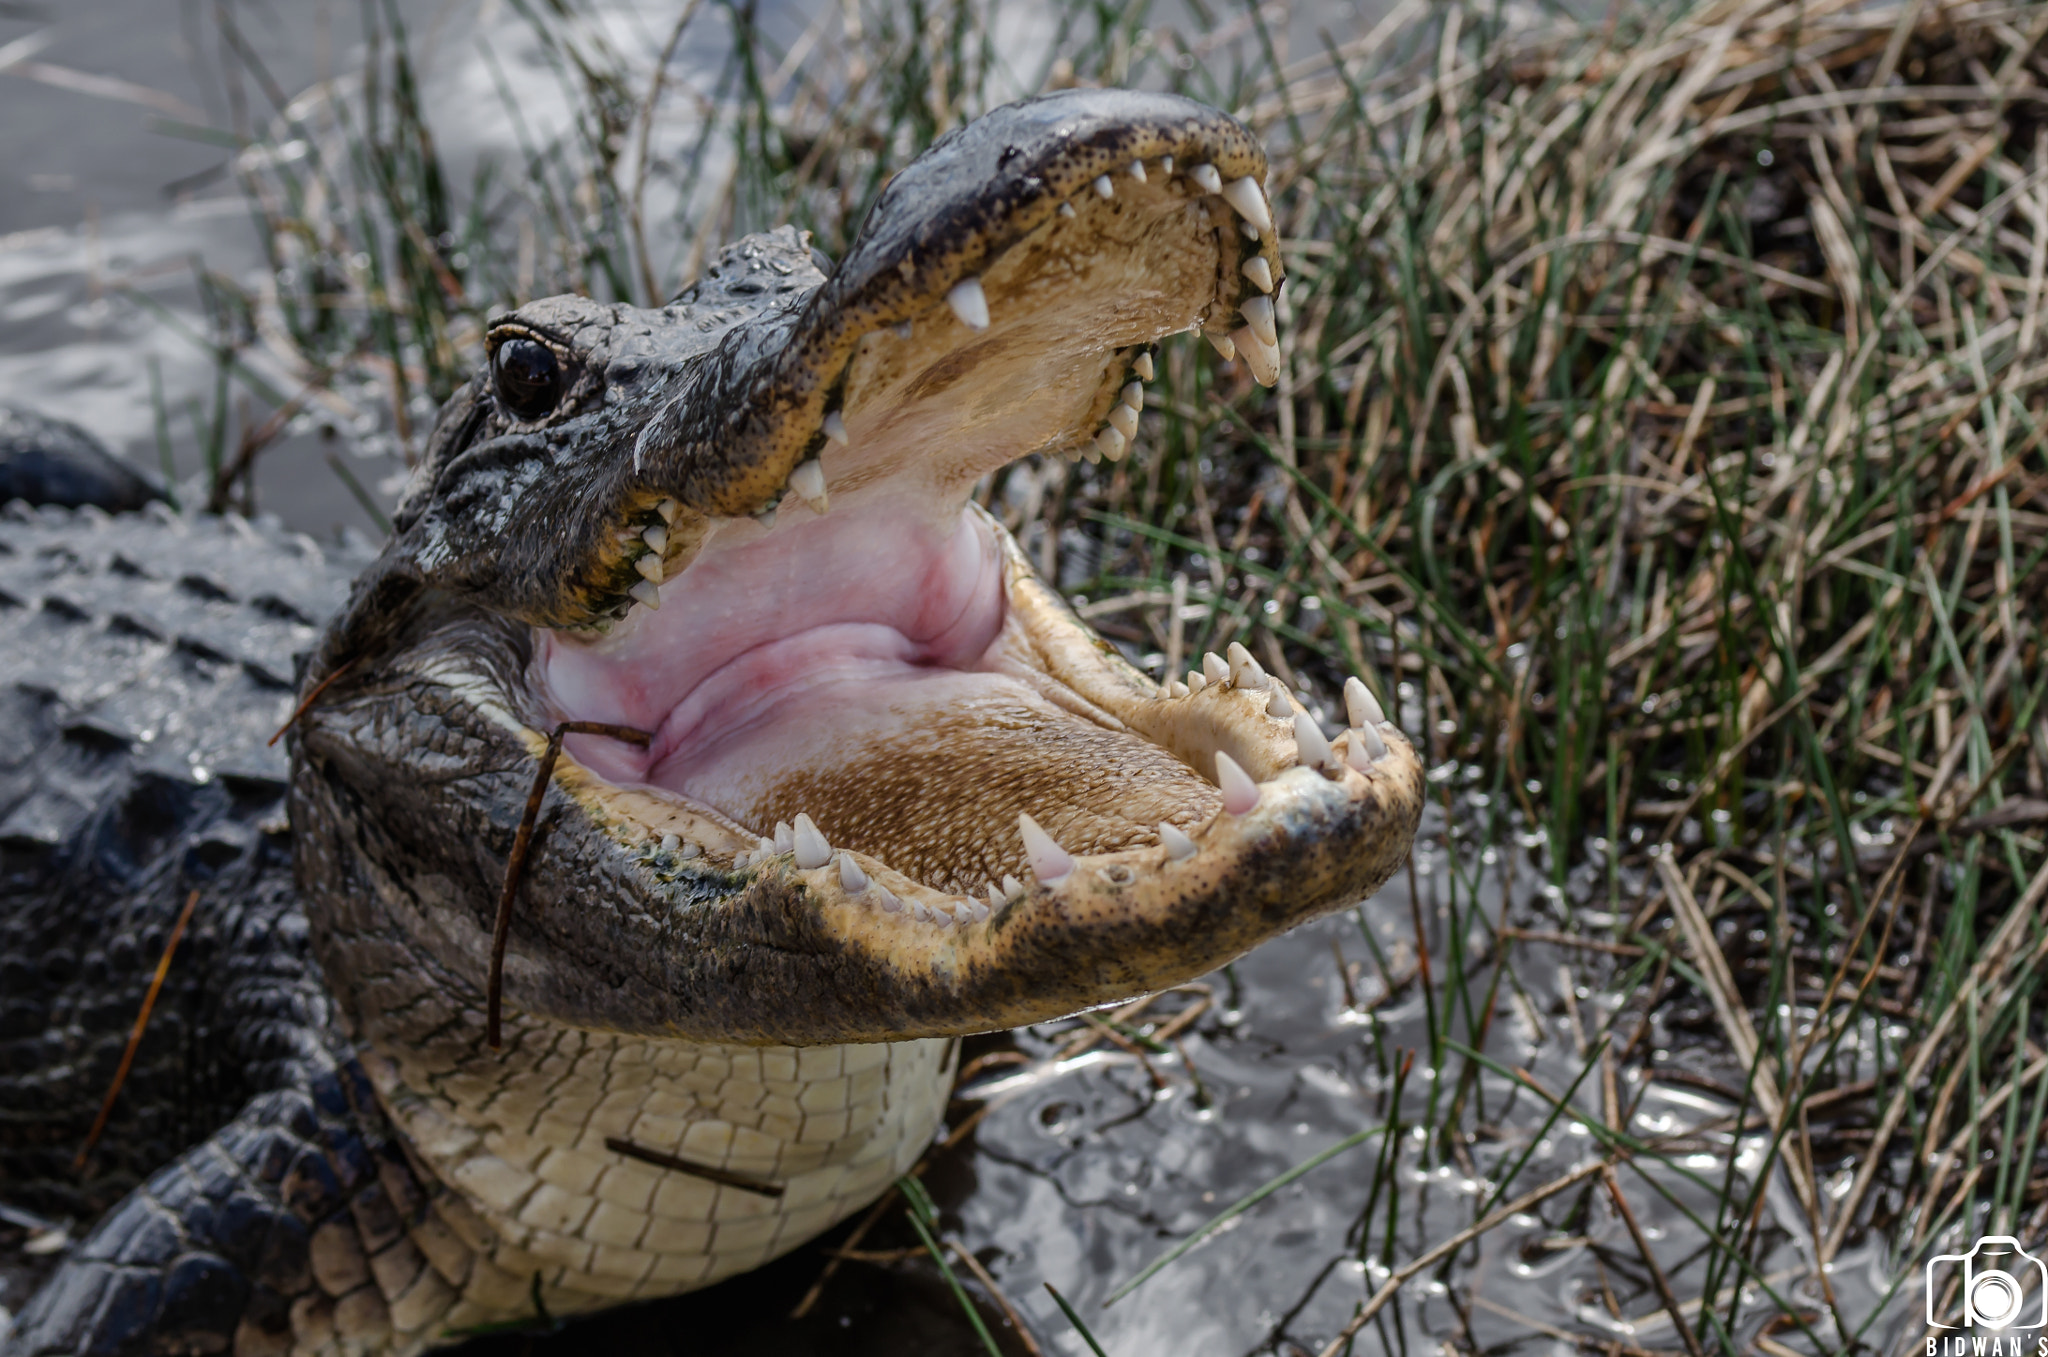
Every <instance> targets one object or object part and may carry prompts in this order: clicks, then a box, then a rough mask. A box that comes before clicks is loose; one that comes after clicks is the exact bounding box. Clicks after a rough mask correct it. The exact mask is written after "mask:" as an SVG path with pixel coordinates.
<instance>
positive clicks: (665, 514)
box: [654, 499, 683, 524]
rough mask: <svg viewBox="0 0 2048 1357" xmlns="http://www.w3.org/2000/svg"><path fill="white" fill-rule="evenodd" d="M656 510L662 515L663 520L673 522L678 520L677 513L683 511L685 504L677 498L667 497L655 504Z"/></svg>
mask: <svg viewBox="0 0 2048 1357" xmlns="http://www.w3.org/2000/svg"><path fill="white" fill-rule="evenodd" d="M654 510H655V512H656V513H658V514H660V515H661V521H662V522H664V523H668V524H673V523H674V522H675V521H676V515H677V514H679V513H681V512H682V511H683V506H682V505H681V504H680V503H678V502H677V501H675V500H672V499H665V500H663V501H662V502H661V503H659V504H657V505H655V506H654Z"/></svg>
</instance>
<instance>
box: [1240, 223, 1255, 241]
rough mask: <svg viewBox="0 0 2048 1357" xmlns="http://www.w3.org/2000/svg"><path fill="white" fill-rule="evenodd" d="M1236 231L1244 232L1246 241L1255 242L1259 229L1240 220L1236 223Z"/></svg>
mask: <svg viewBox="0 0 2048 1357" xmlns="http://www.w3.org/2000/svg"><path fill="white" fill-rule="evenodd" d="M1237 229H1238V230H1240V231H1242V232H1244V238H1245V239H1246V240H1257V239H1258V238H1259V228H1258V227H1256V226H1254V225H1252V224H1251V223H1250V222H1248V221H1243V220H1240V221H1239V222H1238V223H1237Z"/></svg>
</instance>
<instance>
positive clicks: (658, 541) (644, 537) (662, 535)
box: [640, 528, 668, 556]
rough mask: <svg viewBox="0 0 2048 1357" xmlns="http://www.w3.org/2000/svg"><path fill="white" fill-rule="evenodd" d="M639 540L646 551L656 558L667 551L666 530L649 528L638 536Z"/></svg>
mask: <svg viewBox="0 0 2048 1357" xmlns="http://www.w3.org/2000/svg"><path fill="white" fill-rule="evenodd" d="M640 540H641V541H643V542H645V543H646V544H647V549H648V550H649V551H652V552H653V553H655V554H656V555H657V556H658V555H660V554H661V553H662V552H664V551H667V550H668V530H667V529H666V528H649V529H648V530H647V531H646V532H643V533H641V534H640Z"/></svg>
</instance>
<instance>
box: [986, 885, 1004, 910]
mask: <svg viewBox="0 0 2048 1357" xmlns="http://www.w3.org/2000/svg"><path fill="white" fill-rule="evenodd" d="M988 902H989V904H990V906H991V907H993V908H995V909H1001V908H1002V907H1003V892H1002V890H1001V889H1000V888H999V887H998V886H997V885H996V883H995V882H993V881H991V882H989V883H988Z"/></svg>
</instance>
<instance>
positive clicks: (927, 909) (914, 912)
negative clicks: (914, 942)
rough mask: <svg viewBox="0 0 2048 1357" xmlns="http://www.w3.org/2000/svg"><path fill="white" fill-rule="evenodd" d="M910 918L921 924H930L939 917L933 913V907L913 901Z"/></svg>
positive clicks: (919, 901)
mask: <svg viewBox="0 0 2048 1357" xmlns="http://www.w3.org/2000/svg"><path fill="white" fill-rule="evenodd" d="M910 917H911V918H913V919H915V920H917V921H918V922H919V923H921V924H928V923H931V922H932V921H933V920H935V919H937V918H938V917H939V916H938V915H937V914H935V913H933V912H932V907H931V906H930V905H928V904H926V903H925V902H924V901H922V900H913V901H911V902H910Z"/></svg>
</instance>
